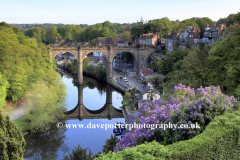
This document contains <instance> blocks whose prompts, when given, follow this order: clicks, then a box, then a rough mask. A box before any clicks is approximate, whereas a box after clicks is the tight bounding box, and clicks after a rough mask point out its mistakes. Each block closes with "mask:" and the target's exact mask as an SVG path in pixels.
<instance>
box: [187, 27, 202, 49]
mask: <svg viewBox="0 0 240 160" xmlns="http://www.w3.org/2000/svg"><path fill="white" fill-rule="evenodd" d="M202 33H203V32H201V31H200V29H198V30H196V31H192V32H189V33H188V44H189V47H190V48H192V47H196V48H199V42H200V41H201V39H202V37H203V36H202Z"/></svg>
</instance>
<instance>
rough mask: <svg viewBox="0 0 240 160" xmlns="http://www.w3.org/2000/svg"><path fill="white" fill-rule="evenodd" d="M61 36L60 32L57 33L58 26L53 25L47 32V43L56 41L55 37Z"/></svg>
mask: <svg viewBox="0 0 240 160" xmlns="http://www.w3.org/2000/svg"><path fill="white" fill-rule="evenodd" d="M56 37H57V38H59V37H61V36H60V34H59V33H57V27H56V26H51V28H50V30H49V31H48V32H47V34H46V42H47V44H49V43H54V39H55V38H56Z"/></svg>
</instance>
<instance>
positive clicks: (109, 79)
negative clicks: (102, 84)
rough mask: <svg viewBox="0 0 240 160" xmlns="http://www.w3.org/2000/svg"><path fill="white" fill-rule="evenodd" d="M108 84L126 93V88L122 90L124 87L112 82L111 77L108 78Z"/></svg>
mask: <svg viewBox="0 0 240 160" xmlns="http://www.w3.org/2000/svg"><path fill="white" fill-rule="evenodd" d="M108 82H109V83H110V84H111V85H113V86H114V87H116V88H118V89H120V90H122V91H124V92H126V91H127V89H126V88H124V87H123V86H121V85H120V84H117V83H116V82H114V80H113V79H112V77H108Z"/></svg>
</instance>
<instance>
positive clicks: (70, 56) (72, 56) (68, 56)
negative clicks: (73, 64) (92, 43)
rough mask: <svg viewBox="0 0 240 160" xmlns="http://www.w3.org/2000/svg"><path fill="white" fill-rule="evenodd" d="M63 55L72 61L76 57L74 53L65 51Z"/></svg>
mask: <svg viewBox="0 0 240 160" xmlns="http://www.w3.org/2000/svg"><path fill="white" fill-rule="evenodd" d="M62 57H63V58H66V59H67V60H70V61H72V60H73V59H74V58H76V57H75V56H74V55H73V54H71V53H68V52H66V53H63V54H62Z"/></svg>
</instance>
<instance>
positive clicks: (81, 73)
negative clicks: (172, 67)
mask: <svg viewBox="0 0 240 160" xmlns="http://www.w3.org/2000/svg"><path fill="white" fill-rule="evenodd" d="M77 49H78V50H77V52H78V84H83V66H82V62H83V60H82V49H81V47H80V46H78V48H77Z"/></svg>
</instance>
